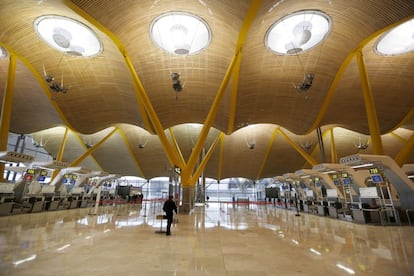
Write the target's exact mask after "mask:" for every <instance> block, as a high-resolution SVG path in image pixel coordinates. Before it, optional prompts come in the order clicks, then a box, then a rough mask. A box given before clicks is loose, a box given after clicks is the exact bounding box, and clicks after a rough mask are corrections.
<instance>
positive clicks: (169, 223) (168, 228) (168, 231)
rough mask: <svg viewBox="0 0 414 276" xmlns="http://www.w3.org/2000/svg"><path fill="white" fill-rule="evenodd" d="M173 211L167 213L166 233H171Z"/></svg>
mask: <svg viewBox="0 0 414 276" xmlns="http://www.w3.org/2000/svg"><path fill="white" fill-rule="evenodd" d="M173 216H174V215H173V213H172V212H171V213H169V212H168V213H167V234H169V233H171V224H172V222H173Z"/></svg>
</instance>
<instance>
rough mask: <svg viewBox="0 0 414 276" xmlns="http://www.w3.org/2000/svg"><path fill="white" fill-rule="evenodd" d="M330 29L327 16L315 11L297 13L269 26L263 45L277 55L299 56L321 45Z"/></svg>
mask: <svg viewBox="0 0 414 276" xmlns="http://www.w3.org/2000/svg"><path fill="white" fill-rule="evenodd" d="M331 29H332V20H331V18H330V17H329V16H328V15H327V14H325V13H323V12H320V11H316V10H304V11H298V12H295V13H292V14H289V15H287V16H285V17H283V18H282V19H279V20H278V21H276V22H275V23H274V24H273V25H272V26H270V28H269V29H268V30H267V32H266V36H265V45H266V48H267V49H269V50H270V51H272V52H275V53H277V54H282V55H295V54H300V53H302V52H305V51H308V50H309V49H312V48H313V47H315V46H316V45H318V44H319V43H321V42H322V41H323V40H324V39H325V38H326V37H327V36H328V34H329V32H330V31H331Z"/></svg>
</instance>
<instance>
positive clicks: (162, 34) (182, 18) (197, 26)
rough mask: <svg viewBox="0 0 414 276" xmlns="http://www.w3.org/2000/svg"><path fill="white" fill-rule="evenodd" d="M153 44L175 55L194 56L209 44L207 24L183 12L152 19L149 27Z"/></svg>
mask: <svg viewBox="0 0 414 276" xmlns="http://www.w3.org/2000/svg"><path fill="white" fill-rule="evenodd" d="M150 36H151V39H152V40H153V42H154V43H155V44H156V45H157V46H158V47H160V48H162V49H164V50H165V51H167V52H169V53H172V54H175V55H194V54H197V53H199V52H201V51H202V50H204V49H205V48H207V46H208V45H209V44H210V41H211V31H210V27H209V26H208V24H207V22H205V21H204V20H203V19H201V18H200V17H198V16H195V15H193V14H190V13H185V12H170V13H166V14H162V15H160V16H158V17H157V18H155V19H154V21H153V22H152V24H151V27H150Z"/></svg>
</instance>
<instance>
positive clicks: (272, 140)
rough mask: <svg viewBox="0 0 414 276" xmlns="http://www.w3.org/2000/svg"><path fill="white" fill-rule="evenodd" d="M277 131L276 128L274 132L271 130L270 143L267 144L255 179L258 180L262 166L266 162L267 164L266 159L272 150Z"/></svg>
mask: <svg viewBox="0 0 414 276" xmlns="http://www.w3.org/2000/svg"><path fill="white" fill-rule="evenodd" d="M277 131H278V128H275V130H273V133H272V137H271V138H270V141H269V143H268V144H267V149H266V153H265V156H264V158H263V161H262V165H261V166H260V169H259V172H258V173H257V176H256V179H259V178H260V176H261V175H262V172H263V169H264V166H265V165H266V162H267V158H269V154H270V151H271V150H272V146H273V142H274V141H275V137H276V134H277Z"/></svg>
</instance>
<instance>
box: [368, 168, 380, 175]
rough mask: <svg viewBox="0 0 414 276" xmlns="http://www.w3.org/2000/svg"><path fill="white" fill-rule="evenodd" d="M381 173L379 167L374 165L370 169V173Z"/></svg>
mask: <svg viewBox="0 0 414 276" xmlns="http://www.w3.org/2000/svg"><path fill="white" fill-rule="evenodd" d="M379 173H380V172H379V170H378V168H375V167H373V168H370V169H369V174H379Z"/></svg>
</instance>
